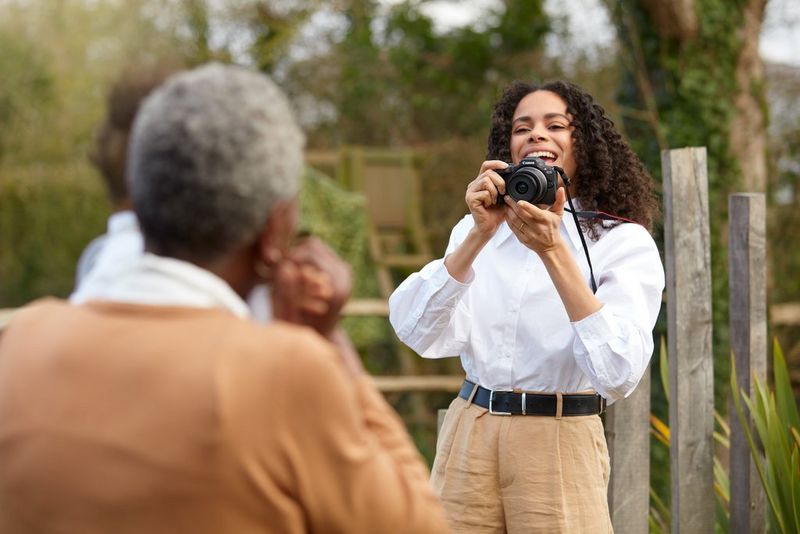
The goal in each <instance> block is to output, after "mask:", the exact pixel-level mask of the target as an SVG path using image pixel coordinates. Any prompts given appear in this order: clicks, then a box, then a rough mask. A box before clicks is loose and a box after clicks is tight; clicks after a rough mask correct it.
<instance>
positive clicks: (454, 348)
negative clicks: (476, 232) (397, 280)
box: [389, 219, 474, 358]
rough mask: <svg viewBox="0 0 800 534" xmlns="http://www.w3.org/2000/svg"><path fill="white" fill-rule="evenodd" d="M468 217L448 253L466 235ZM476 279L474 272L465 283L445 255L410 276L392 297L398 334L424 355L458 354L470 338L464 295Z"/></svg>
mask: <svg viewBox="0 0 800 534" xmlns="http://www.w3.org/2000/svg"><path fill="white" fill-rule="evenodd" d="M465 220H466V219H465ZM465 220H462V222H461V223H459V224H458V225H456V227H455V228H454V229H453V231H452V233H451V234H450V243H449V244H448V246H447V252H446V254H445V257H447V254H449V253H450V252H452V251H453V250H454V249H455V248H456V246H457V245H458V244H459V243H460V242H461V241H462V240H463V236H464V235H466V231H465V226H466V224H465ZM470 221H471V219H470ZM467 229H468V227H467ZM473 279H474V273H471V274H470V277H469V279H468V280H467V281H466V282H465V283H461V282H459V281H457V280H456V279H455V278H453V277H452V276H450V273H449V272H448V271H447V267H445V265H444V258H442V259H438V260H434V261H432V262H430V263H429V264H427V265H426V266H425V267H423V268H422V269H421V270H420V271H419V272H417V273H414V274H412V275H411V276H409V277H408V278H406V279H405V280H404V281H403V283H402V284H400V286H398V288H397V289H396V290H395V291H394V292H393V293H392V295H391V296H390V297H389V322H390V323H391V324H392V327H393V328H394V331H395V332H396V333H397V337H399V338H400V340H401V341H402V342H403V343H405V344H406V345H408V346H409V347H411V349H413V350H414V351H416V352H417V353H418V354H419V355H421V356H422V357H424V358H444V357H448V356H457V355H458V354H459V353H460V352H461V350H462V348H463V347H464V345H465V344H466V343H467V340H468V338H469V328H470V327H469V325H470V317H469V311H468V310H467V308H466V307H465V306H464V305H463V304H462V303H461V298H462V297H463V296H464V294H465V293H466V291H467V289H468V288H469V286H470V284H471V282H472V280H473Z"/></svg>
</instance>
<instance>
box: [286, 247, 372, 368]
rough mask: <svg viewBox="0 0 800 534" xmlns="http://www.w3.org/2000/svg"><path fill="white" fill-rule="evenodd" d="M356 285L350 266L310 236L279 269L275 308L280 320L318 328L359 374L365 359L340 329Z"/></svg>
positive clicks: (290, 252) (293, 250)
mask: <svg viewBox="0 0 800 534" xmlns="http://www.w3.org/2000/svg"><path fill="white" fill-rule="evenodd" d="M352 287H353V275H352V271H351V269H350V266H349V265H348V264H347V263H346V262H345V261H344V260H342V259H341V258H339V256H337V255H336V253H335V252H334V251H333V250H331V249H330V248H329V247H328V246H327V245H326V244H325V243H323V242H322V241H321V240H320V239H318V238H316V237H306V238H303V239H302V240H301V241H300V242H298V244H297V245H296V246H295V247H294V248H292V249H291V250H290V251H289V254H288V255H287V256H286V257H285V258H284V259H283V260H282V261H281V262H280V263H279V264H278V266H277V268H276V274H275V279H274V280H273V281H272V292H271V294H272V309H273V315H274V317H275V318H276V319H280V320H283V321H287V322H290V323H294V324H299V325H304V326H309V327H311V328H313V329H314V330H316V331H317V332H318V333H319V334H320V335H322V336H323V337H325V338H326V339H328V340H329V341H330V342H332V343H333V344H334V345H336V347H337V348H338V349H339V353H340V355H341V357H342V361H343V363H344V365H345V367H346V368H347V369H348V371H350V372H351V373H353V374H359V373H361V372H363V368H362V366H361V360H360V358H359V357H358V354H357V353H356V351H355V349H354V348H353V346H352V344H351V343H350V340H349V338H348V337H347V334H345V333H344V331H343V330H342V329H341V328H338V325H339V320H340V317H341V311H342V308H343V307H344V305H345V304H346V303H347V300H348V299H349V298H350V291H351V290H352Z"/></svg>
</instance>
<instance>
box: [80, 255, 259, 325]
mask: <svg viewBox="0 0 800 534" xmlns="http://www.w3.org/2000/svg"><path fill="white" fill-rule="evenodd" d="M96 297H97V298H99V299H102V300H113V301H117V302H128V303H132V304H146V305H153V306H185V307H190V308H221V309H225V310H228V311H230V312H231V313H233V314H234V315H236V316H237V317H241V318H248V317H250V310H249V308H248V307H247V304H246V303H245V302H244V300H242V298H241V297H239V295H237V294H236V292H235V291H233V289H231V287H230V286H229V285H228V284H227V282H225V281H224V280H223V279H222V278H220V277H218V276H217V275H215V274H214V273H212V272H210V271H207V270H205V269H202V268H200V267H198V266H196V265H194V264H192V263H189V262H186V261H182V260H178V259H175V258H167V257H163V256H156V255H155V254H151V253H149V252H146V253H145V254H144V255H142V256H141V257H140V258H139V260H138V261H137V262H136V264H135V265H134V266H133V268H132V269H130V270H129V271H127V272H125V273H124V274H123V275H122V276H120V278H119V279H117V280H116V281H115V283H114V284H111V285H109V286H108V287H106V288H104V290H103V291H102V294H100V295H96Z"/></svg>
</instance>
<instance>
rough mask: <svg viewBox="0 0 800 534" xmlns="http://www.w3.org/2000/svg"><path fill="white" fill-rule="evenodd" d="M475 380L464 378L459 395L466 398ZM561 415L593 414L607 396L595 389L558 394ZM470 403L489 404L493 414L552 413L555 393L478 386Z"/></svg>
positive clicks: (604, 403) (467, 398) (604, 407)
mask: <svg viewBox="0 0 800 534" xmlns="http://www.w3.org/2000/svg"><path fill="white" fill-rule="evenodd" d="M474 387H475V384H473V383H472V382H470V381H469V380H464V385H463V386H461V391H459V393H458V396H459V397H461V398H462V399H465V400H469V396H470V394H471V393H472V389H473V388H474ZM561 400H562V404H561V415H562V416H570V415H596V414H600V413H603V411H604V410H605V409H606V400H605V399H604V398H603V397H602V396H601V395H598V394H596V393H591V394H570V395H561ZM472 402H473V404H477V405H478V406H480V407H481V408H488V409H489V413H491V414H493V415H549V416H551V417H555V415H556V413H557V409H558V395H556V394H555V393H517V392H515V391H506V390H498V389H495V390H491V389H486V388H484V387H481V386H478V391H476V392H475V396H474V397H472Z"/></svg>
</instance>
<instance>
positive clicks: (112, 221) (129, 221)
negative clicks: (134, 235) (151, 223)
mask: <svg viewBox="0 0 800 534" xmlns="http://www.w3.org/2000/svg"><path fill="white" fill-rule="evenodd" d="M128 230H133V231H138V230H139V221H138V220H137V219H136V214H135V213H134V212H133V211H131V210H122V211H118V212H116V213H114V214H112V215H111V216H110V217H109V218H108V233H109V234H114V233H117V232H125V231H128Z"/></svg>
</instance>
